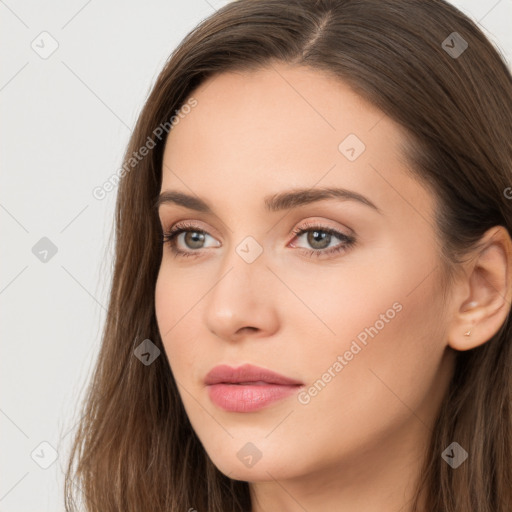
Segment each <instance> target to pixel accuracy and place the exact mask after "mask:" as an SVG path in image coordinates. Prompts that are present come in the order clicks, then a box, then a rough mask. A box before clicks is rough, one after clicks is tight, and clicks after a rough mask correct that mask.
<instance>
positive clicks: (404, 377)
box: [300, 257, 446, 444]
mask: <svg viewBox="0 0 512 512" xmlns="http://www.w3.org/2000/svg"><path fill="white" fill-rule="evenodd" d="M388 261H393V262H394V263H393V268H395V269H396V271H393V269H392V268H387V269H386V268H383V267H380V268H379V271H378V272H375V270H372V269H371V268H368V270H367V271H366V272H365V273H364V275H362V276H361V277H360V278H359V279H356V278H354V277H350V276H347V277H346V279H345V281H344V285H345V288H344V291H343V293H341V292H340V290H339V289H338V291H337V292H336V289H337V288H338V286H335V285H333V287H332V289H330V291H329V293H330V296H331V297H336V300H335V301H328V302H326V303H325V304H324V307H323V309H322V310H321V312H322V315H323V316H322V318H323V320H324V321H325V323H326V324H328V325H329V326H330V327H331V328H332V330H333V331H335V333H336V335H335V336H331V337H330V338H329V339H327V337H326V338H324V341H323V343H322V349H321V350H319V348H318V344H316V346H314V347H312V346H311V345H308V344H304V354H303V360H304V368H308V369H309V370H308V383H309V384H310V387H309V388H307V389H306V393H305V394H303V395H302V397H301V402H300V403H302V404H305V405H304V408H305V409H309V412H308V413H305V414H306V415H309V416H310V417H311V416H316V415H317V414H319V415H321V416H322V417H324V418H327V423H328V424H329V425H325V427H326V430H325V432H326V435H328V432H329V429H336V428H338V429H339V428H340V426H341V428H342V429H343V431H344V433H345V434H346V435H348V437H352V438H353V440H354V442H355V444H357V442H356V438H357V439H361V440H362V439H363V438H365V439H371V438H374V439H375V438H376V436H378V435H379V434H382V432H384V431H386V430H387V429H389V428H393V427H392V426H394V427H395V428H396V426H397V425H398V424H399V423H400V422H404V421H406V420H407V418H409V417H410V416H411V414H412V412H411V411H423V412H418V415H420V414H423V413H425V421H428V420H427V418H426V416H428V414H427V413H426V411H427V410H429V409H428V404H427V405H426V402H425V401H428V400H430V399H431V398H432V399H433V394H432V393H433V390H437V389H440V387H442V386H441V381H440V380H439V379H438V372H439V369H440V367H441V361H442V358H443V354H444V351H445V346H446V343H445V338H444V320H443V311H442V306H441V304H440V300H439V298H440V295H439V288H438V285H437V283H438V280H439V274H438V273H437V272H436V271H434V272H431V269H432V268H435V264H433V265H430V264H427V265H425V266H423V265H418V264H417V263H414V262H411V261H408V262H407V261H405V260H404V259H403V258H402V260H400V257H396V258H395V259H389V260H388ZM425 269H428V271H427V270H425ZM339 286H340V287H341V283H339ZM330 340H332V341H330ZM306 362H308V364H306ZM333 404H337V407H336V408H335V409H333ZM423 407H426V409H425V410H423ZM335 411H336V412H335ZM349 433H350V434H349Z"/></svg>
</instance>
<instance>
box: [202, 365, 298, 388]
mask: <svg viewBox="0 0 512 512" xmlns="http://www.w3.org/2000/svg"><path fill="white" fill-rule="evenodd" d="M204 382H205V384H206V385H207V386H209V385H212V384H251V385H265V384H279V385H281V386H301V385H302V384H303V383H302V382H300V381H298V380H295V379H291V378H289V377H285V376H284V375H280V374H279V373H275V372H273V371H271V370H267V369H266V368H261V367H259V366H253V365H251V364H244V365H242V366H239V367H238V368H232V367H231V366H227V365H219V366H216V367H215V368H213V369H212V370H211V371H210V372H209V373H208V375H207V376H206V378H205V381H204Z"/></svg>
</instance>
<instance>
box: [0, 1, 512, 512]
mask: <svg viewBox="0 0 512 512" xmlns="http://www.w3.org/2000/svg"><path fill="white" fill-rule="evenodd" d="M226 3H228V2H227V1H214V0H208V1H206V0H187V1H181V2H178V1H174V0H173V1H167V2H165V1H153V2H136V1H134V0H130V1H123V2H122V1H115V0H111V1H109V2H100V1H98V0H89V1H84V0H72V1H68V2H57V1H50V2H36V1H34V0H32V1H30V2H16V1H15V0H5V1H4V0H0V27H1V28H0V54H1V62H2V66H1V70H0V105H1V124H0V126H1V139H0V144H1V147H0V166H1V170H2V174H1V177H0V180H1V182H0V223H1V229H2V234H1V243H0V251H1V262H2V264H1V266H0V307H1V312H2V317H1V323H0V326H1V327H0V328H1V336H2V338H1V350H2V352H1V357H0V364H1V366H0V379H1V380H0V382H1V390H2V394H1V401H0V432H1V435H0V449H1V466H0V468H1V473H0V512H20V511H50V510H51V511H60V510H64V505H63V497H62V492H63V491H62V484H63V470H64V467H65V463H66V462H67V460H66V457H67V454H68V449H69V442H70V441H71V437H72V436H71V435H70V429H71V428H72V427H73V424H74V422H75V421H76V419H77V418H78V414H79V410H78V409H77V403H78V401H79V399H80V398H81V397H82V396H83V391H84V385H85V384H86V383H87V379H88V376H89V375H90V372H91V370H92V365H93V363H94V360H95V357H96V354H97V352H98V348H99V342H100V334H101V328H102V325H103V322H104V319H105V312H106V310H105V307H106V304H107V298H108V290H109V285H110V278H111V263H112V254H111V253H112V251H111V250H110V249H109V247H108V245H107V242H108V237H109V235H110V230H111V227H112V223H113V213H114V204H115V195H116V190H114V191H112V192H110V193H109V194H108V195H107V197H106V198H105V199H103V200H101V201H100V200H97V199H95V198H94V197H93V195H92V190H93V189H94V188H95V187H97V186H100V185H102V184H103V183H104V182H105V181H106V180H107V179H108V178H109V177H110V176H111V175H112V174H113V173H114V172H115V171H116V170H117V169H118V168H119V167H120V165H121V159H122V154H123V151H124V149H125V146H126V144H127V141H128V137H129V134H130V130H131V128H132V127H133V125H134V123H135V120H136V117H137V114H138V112H139V111H140V108H141V107H142V105H143V103H144V100H145V98H146V96H147V94H148V92H149V90H150V87H151V85H152V84H153V82H154V80H155V78H156V76H157V74H158V73H159V71H160V70H161V68H162V66H163V64H164V62H165V60H166V59H167V57H168V56H169V54H170V53H171V51H172V50H173V48H174V47H175V46H176V45H177V44H178V43H179V41H180V40H181V39H182V38H183V37H184V36H185V35H186V34H187V33H188V32H189V31H190V30H191V29H192V28H193V27H194V26H195V25H196V24H197V23H198V22H199V21H200V20H202V19H203V18H205V17H206V16H208V15H209V14H211V13H212V12H213V10H214V9H217V8H219V7H221V6H222V5H224V4H226ZM454 4H455V5H457V6H458V7H459V8H460V9H461V10H463V11H464V12H466V13H467V14H468V15H470V16H471V17H472V18H473V19H475V20H477V21H478V22H479V24H480V26H481V27H482V28H483V29H484V31H485V33H486V34H487V36H488V37H489V38H490V39H491V40H492V41H493V42H494V43H495V44H496V45H497V46H498V47H499V48H500V49H501V51H502V53H503V54H504V55H505V57H506V59H507V61H508V63H509V66H510V63H512V30H511V29H512V0H485V1H482V0H458V1H455V2H454ZM43 31H47V32H48V33H49V34H51V37H52V38H53V39H55V40H56V41H57V43H58V45H59V46H58V48H57V50H56V51H55V52H54V53H53V54H52V55H51V56H50V57H48V58H47V59H43V58H41V57H40V56H39V55H38V53H36V51H34V50H33V49H32V47H31V44H32V42H33V41H34V40H35V43H34V45H39V47H42V46H43V44H44V48H45V49H48V48H50V43H51V41H50V39H48V36H40V37H39V35H40V34H41V32H43ZM447 35H448V34H447ZM41 37H43V38H44V37H46V39H44V43H42V42H41ZM440 43H441V42H440ZM39 51H43V48H41V50H39ZM42 237H47V238H49V239H50V240H51V241H52V243H53V244H55V246H56V247H57V251H58V252H57V253H56V254H55V255H54V256H53V257H52V258H51V259H50V258H49V256H48V261H47V262H42V261H40V260H39V259H38V258H37V257H36V256H35V255H34V254H33V252H32V248H33V247H34V245H35V244H36V243H37V242H38V241H39V240H40V239H41V238H42ZM41 257H43V254H41ZM42 442H46V443H49V444H50V445H51V446H52V447H54V448H55V449H56V450H58V458H57V459H56V461H55V462H54V463H53V464H51V465H50V466H49V467H48V468H47V469H43V468H42V467H40V465H41V464H42V465H45V464H50V463H51V462H52V458H51V457H52V449H51V448H50V447H48V446H47V445H40V443H42ZM34 450H35V452H34ZM31 454H32V456H33V458H32V456H31ZM36 461H37V463H36Z"/></svg>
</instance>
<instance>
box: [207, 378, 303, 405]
mask: <svg viewBox="0 0 512 512" xmlns="http://www.w3.org/2000/svg"><path fill="white" fill-rule="evenodd" d="M299 387H300V386H295V385H294V386H283V385H281V384H261V385H259V384H254V385H250V384H243V385H242V384H212V385H210V386H208V393H209V395H210V400H211V401H212V402H213V403H214V404H216V405H218V406H219V407H221V408H222V409H224V410H226V411H229V412H252V411H257V410H259V409H262V408H263V407H266V406H267V405H269V404H271V403H272V402H275V401H277V400H282V399H283V398H286V397H288V396H290V395H292V394H294V393H296V392H297V390H298V389H299Z"/></svg>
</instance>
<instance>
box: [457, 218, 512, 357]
mask: <svg viewBox="0 0 512 512" xmlns="http://www.w3.org/2000/svg"><path fill="white" fill-rule="evenodd" d="M466 267H467V271H466V274H465V277H464V278H462V279H460V280H459V281H458V283H457V284H456V285H454V286H456V287H458V288H459V290H460V292H459V293H458V294H457V293H456V294H454V297H457V300H458V302H456V303H455V304H454V309H455V311H456V313H455V315H454V317H453V320H452V322H451V324H450V327H449V332H448V345H449V346H450V347H452V348H453V349H455V350H459V351H464V350H470V349H472V348H475V347H477V346H479V345H482V344H484V343H485V342H487V341H488V340H490V339H491V338H492V337H493V336H494V335H495V334H496V333H497V332H498V331H499V329H500V327H501V326H502V325H503V323H504V322H505V321H506V319H507V316H508V314H509V311H510V303H511V299H512V281H511V278H512V241H511V239H510V235H509V233H508V231H507V230H506V229H505V228H504V227H503V226H494V227H493V228H491V229H489V230H488V231H487V232H486V233H485V234H484V236H483V237H482V239H481V241H480V243H479V245H478V248H477V249H476V250H475V252H474V254H473V256H472V257H471V259H470V261H469V262H468V263H466Z"/></svg>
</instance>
